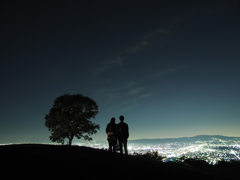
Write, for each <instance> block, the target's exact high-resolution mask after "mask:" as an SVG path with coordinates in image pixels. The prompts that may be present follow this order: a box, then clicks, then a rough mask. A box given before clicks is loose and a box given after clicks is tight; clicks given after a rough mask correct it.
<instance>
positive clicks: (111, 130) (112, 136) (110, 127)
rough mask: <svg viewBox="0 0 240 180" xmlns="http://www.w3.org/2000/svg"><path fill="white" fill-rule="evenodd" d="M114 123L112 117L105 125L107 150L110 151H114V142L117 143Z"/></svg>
mask: <svg viewBox="0 0 240 180" xmlns="http://www.w3.org/2000/svg"><path fill="white" fill-rule="evenodd" d="M116 126H117V125H116V123H115V118H114V117H112V118H111V120H110V123H108V124H107V127H106V134H107V136H108V137H107V140H108V145H109V152H110V153H112V152H113V153H116V144H117V136H116Z"/></svg>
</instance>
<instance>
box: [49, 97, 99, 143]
mask: <svg viewBox="0 0 240 180" xmlns="http://www.w3.org/2000/svg"><path fill="white" fill-rule="evenodd" d="M97 113H98V106H97V104H96V102H95V101H94V100H93V99H91V98H89V97H86V96H83V95H81V94H75V95H69V94H65V95H62V96H59V97H57V98H56V99H55V101H54V104H53V107H52V108H51V109H50V112H49V113H48V114H47V115H46V116H45V120H46V121H45V126H46V127H47V128H48V130H49V131H50V132H51V136H49V139H50V140H51V141H52V142H57V143H63V142H64V139H65V138H67V139H69V145H71V144H72V140H73V138H74V136H75V137H76V138H78V139H81V138H83V139H84V140H88V141H91V140H92V138H91V137H90V135H93V134H96V133H97V130H98V129H100V126H99V125H97V124H94V123H92V122H91V121H90V120H89V119H91V118H95V116H96V114H97Z"/></svg>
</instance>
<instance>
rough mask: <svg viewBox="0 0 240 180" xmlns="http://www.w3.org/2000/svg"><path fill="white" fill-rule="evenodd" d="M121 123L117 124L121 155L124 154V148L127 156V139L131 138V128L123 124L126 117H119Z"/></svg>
mask: <svg viewBox="0 0 240 180" xmlns="http://www.w3.org/2000/svg"><path fill="white" fill-rule="evenodd" d="M119 120H120V123H118V124H117V131H116V132H117V139H118V143H119V148H120V154H123V147H124V152H125V154H126V155H128V149H127V139H128V137H129V128H128V124H127V123H125V122H123V121H124V116H119Z"/></svg>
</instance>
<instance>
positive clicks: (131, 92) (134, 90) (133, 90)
mask: <svg viewBox="0 0 240 180" xmlns="http://www.w3.org/2000/svg"><path fill="white" fill-rule="evenodd" d="M142 90H143V88H134V89H131V90H130V92H129V94H131V95H135V94H137V93H139V92H141V91H142Z"/></svg>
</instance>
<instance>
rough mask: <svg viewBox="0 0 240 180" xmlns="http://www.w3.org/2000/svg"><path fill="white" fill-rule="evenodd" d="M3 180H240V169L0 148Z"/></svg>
mask: <svg viewBox="0 0 240 180" xmlns="http://www.w3.org/2000/svg"><path fill="white" fill-rule="evenodd" d="M0 158H1V159H0V167H1V170H0V179H20V178H24V179H42V178H44V179H100V178H101V179H103V178H104V179H115V180H118V179H123V180H127V179H134V180H135V179H147V180H149V179H154V180H156V179H204V180H205V179H240V177H239V172H240V168H239V166H234V167H233V166H227V167H218V166H204V167H186V166H182V165H178V164H173V163H162V162H157V161H152V160H147V159H144V158H142V157H139V156H131V155H129V156H120V155H119V154H116V156H115V157H113V156H111V155H110V154H109V153H108V152H107V151H105V150H99V149H92V148H88V147H78V146H71V147H70V146H54V145H38V144H24V145H7V146H0Z"/></svg>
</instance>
